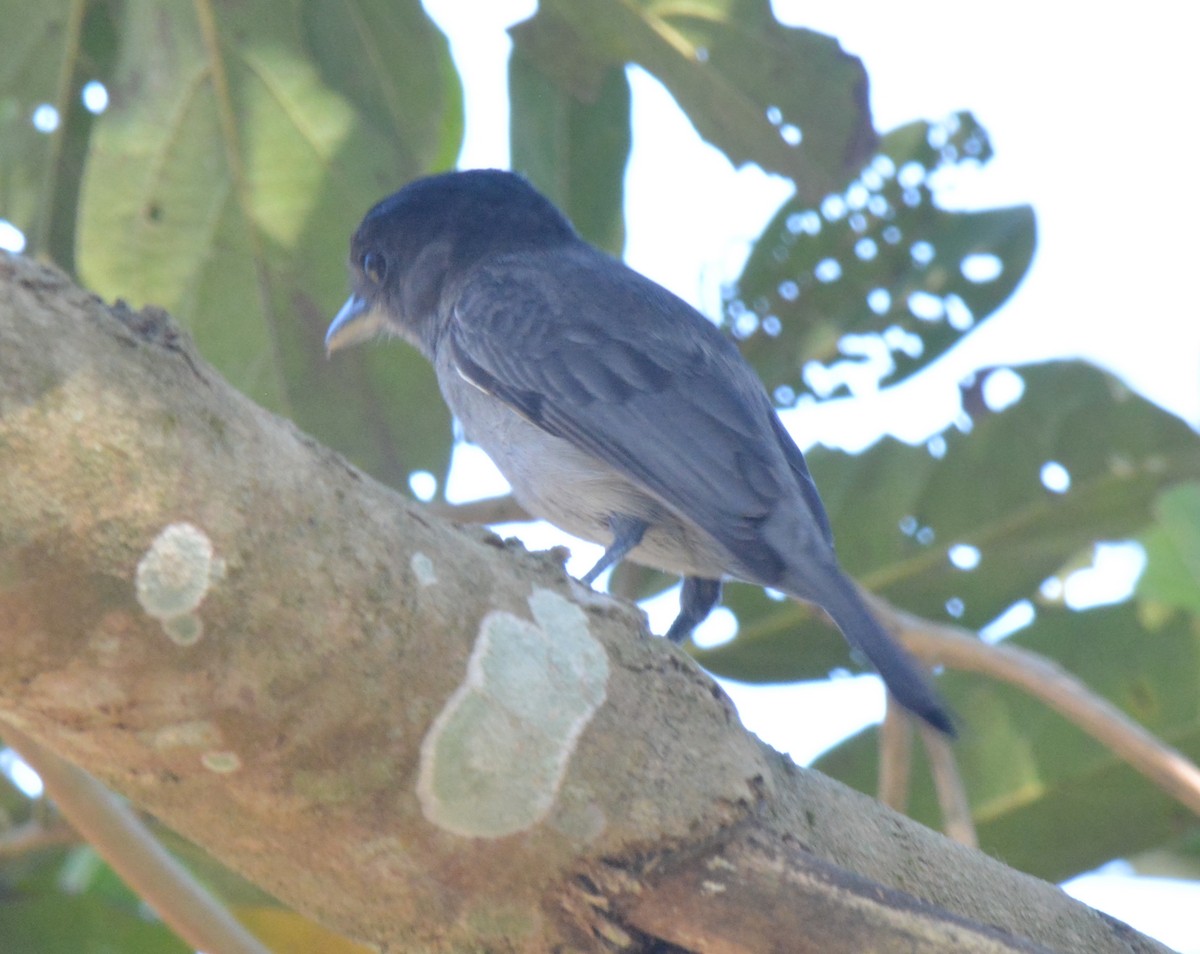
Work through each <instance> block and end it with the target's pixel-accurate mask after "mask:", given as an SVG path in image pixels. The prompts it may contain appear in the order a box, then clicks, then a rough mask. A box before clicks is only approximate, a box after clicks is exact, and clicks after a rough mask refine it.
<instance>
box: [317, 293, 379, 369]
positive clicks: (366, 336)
mask: <svg viewBox="0 0 1200 954" xmlns="http://www.w3.org/2000/svg"><path fill="white" fill-rule="evenodd" d="M383 323H384V317H383V310H382V309H381V308H380V307H379V306H378V305H375V304H372V303H371V302H369V301H367V300H366V299H365V298H363V297H362V296H361V295H351V296H350V297H349V298H347V299H346V304H344V305H342V308H341V311H339V312H338V313H337V316H336V317H335V318H334V319H333V321H332V322H331V323H330V325H329V330H328V331H327V332H325V354H326V355H327V356H328V355H331V354H333V353H334V352H335V351H337V350H338V349H340V348H345V347H346V346H348V345H354V344H359V343H360V342H363V341H368V340H370V339H371V338H374V337H375V336H376V335H377V334H379V332H380V330H381V329H382V328H383Z"/></svg>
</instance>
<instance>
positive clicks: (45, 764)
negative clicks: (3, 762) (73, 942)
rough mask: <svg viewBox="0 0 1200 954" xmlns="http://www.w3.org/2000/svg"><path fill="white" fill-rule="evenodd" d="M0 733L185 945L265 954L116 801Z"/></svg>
mask: <svg viewBox="0 0 1200 954" xmlns="http://www.w3.org/2000/svg"><path fill="white" fill-rule="evenodd" d="M0 731H2V732H3V735H4V741H5V742H6V743H8V744H9V745H10V746H12V747H13V748H14V749H15V750H16V751H17V753H18V754H19V755H20V756H21V758H23V759H24V760H25V761H26V762H27V763H29V766H30V767H31V768H32V769H33V770H34V771H35V772H37V773H38V775H40V776H41V779H42V784H43V785H45V787H46V793H47V794H48V795H49V796H50V797H51V798H52V799H53V800H54V802H55V804H56V805H58V810H59V811H60V812H61V813H62V815H63V817H64V818H66V819H67V820H68V821H69V822H70V823H71V824H72V825H73V826H74V827H75V829H76V830H77V831H78V832H79V834H80V835H82V836H83V837H84V838H86V839H87V841H88V842H89V843H90V844H91V845H92V847H93V848H95V849H96V852H97V853H98V854H99V855H100V857H102V858H103V859H104V860H105V861H107V862H108V863H109V865H111V866H112V869H113V870H114V871H115V872H116V873H117V874H118V875H120V876H121V878H122V879H124V881H125V883H126V884H128V885H129V887H130V888H131V889H133V891H134V892H135V893H136V894H137V895H138V896H139V897H141V898H142V899H143V900H144V901H146V903H147V904H149V905H150V907H152V908H153V909H154V911H155V913H157V914H158V916H159V917H160V918H162V920H163V922H164V923H165V924H167V926H168V927H170V928H171V930H173V931H174V932H175V933H176V934H178V935H179V937H180V938H181V939H183V941H184V942H186V943H187V944H189V945H191V947H192V948H194V949H196V950H202V951H207V952H209V954H270V951H269V950H268V949H267V948H266V947H264V946H263V945H262V944H261V943H259V941H257V940H256V939H255V938H254V937H253V936H252V935H251V934H250V933H249V932H248V931H247V930H246V929H245V928H244V927H243V926H242V925H241V924H239V923H238V921H237V920H236V919H235V918H234V917H233V915H231V914H230V913H229V911H228V910H226V908H225V907H223V906H222V905H221V904H219V903H218V902H217V901H216V900H215V899H214V898H213V897H212V895H210V894H209V893H208V892H207V891H206V890H205V889H204V888H203V887H201V886H200V884H199V883H198V882H197V881H196V879H195V878H193V877H192V875H191V873H190V872H189V871H188V870H187V869H186V868H185V867H184V866H183V865H181V864H180V863H179V862H178V861H176V860H175V858H174V857H172V856H171V855H170V854H168V852H167V850H166V849H165V848H163V846H162V845H160V844H159V843H158V841H156V840H155V838H154V836H153V835H151V834H150V832H148V831H147V830H146V826H145V825H143V824H142V822H141V820H140V819H139V818H138V817H137V815H135V814H134V813H133V811H132V810H131V809H130V808H129V806H128V805H126V804H125V803H124V802H123V801H121V800H120V799H119V798H117V796H116V795H114V794H113V793H112V792H110V791H109V790H108V789H106V788H105V787H104V786H103V785H101V784H100V783H99V782H97V781H96V780H95V779H94V778H92V777H91V776H90V775H88V774H87V773H86V772H84V771H82V770H81V769H78V768H76V767H75V766H74V765H71V764H70V763H69V762H66V761H64V760H63V759H61V758H60V757H59V756H57V755H55V754H54V753H53V752H51V751H50V750H49V749H46V748H45V747H43V746H42V745H41V743H39V742H35V741H34V740H33V739H31V738H30V737H29V736H27V735H26V734H25V733H24V732H23V731H22V730H20V729H18V728H17V727H16V726H15V725H13V724H12V723H11V722H7V721H5V722H4V723H3V724H0Z"/></svg>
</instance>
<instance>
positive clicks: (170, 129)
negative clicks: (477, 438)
mask: <svg viewBox="0 0 1200 954" xmlns="http://www.w3.org/2000/svg"><path fill="white" fill-rule="evenodd" d="M121 11H122V17H121V21H120V24H119V26H120V40H121V52H120V57H119V61H118V64H117V68H116V71H115V75H114V77H113V79H112V82H111V88H110V92H111V98H112V106H111V108H110V109H109V111H108V112H107V113H106V114H105V115H104V116H103V117H102V121H101V122H99V123H98V124H97V128H96V131H95V135H94V136H93V152H92V155H91V158H90V161H89V163H88V168H87V175H86V178H85V181H84V192H83V204H82V209H81V213H80V215H81V224H80V250H79V251H80V256H79V260H80V269H81V272H82V274H83V277H84V280H85V281H86V282H87V283H88V284H90V285H91V286H92V287H93V288H95V289H96V290H98V291H100V292H101V293H102V294H106V295H111V296H120V297H124V298H126V299H130V300H132V301H133V302H134V303H135V304H138V305H141V304H143V303H153V304H157V305H162V306H164V307H166V308H168V309H169V310H170V311H172V312H173V313H174V314H175V315H176V316H178V317H179V318H181V319H182V320H183V322H184V323H185V324H186V325H187V327H188V328H189V329H190V330H191V332H192V334H193V335H194V336H195V338H196V341H197V344H198V345H199V346H200V349H201V351H202V352H203V353H204V354H205V356H206V357H208V358H209V360H211V361H213V363H214V364H216V365H217V366H218V367H219V368H220V370H221V371H222V373H223V374H224V375H225V376H226V377H227V378H229V379H230V380H231V381H232V382H233V383H234V384H236V385H237V386H238V387H240V388H241V389H242V390H244V391H245V392H246V393H247V394H249V395H250V396H251V397H253V398H254V399H255V400H257V401H259V402H260V403H263V404H265V405H267V406H268V407H271V408H273V409H276V410H280V411H283V412H286V413H288V414H289V415H290V416H292V417H293V418H294V419H296V420H297V421H298V422H299V423H300V424H301V425H302V426H303V427H305V428H306V429H307V430H309V431H311V432H312V433H314V434H315V435H317V436H318V437H320V438H322V439H323V440H324V441H326V442H327V443H329V444H331V445H333V446H334V447H337V448H338V449H339V450H342V451H344V452H346V453H348V454H349V455H350V456H351V457H352V458H353V459H355V460H356V461H357V462H358V463H360V464H362V465H363V466H365V467H366V468H367V469H369V470H371V471H372V472H374V473H375V474H376V475H378V476H381V477H383V478H385V479H388V480H391V481H392V482H395V483H402V482H403V481H404V480H405V479H406V478H407V476H408V473H409V472H410V471H411V470H413V469H416V468H425V469H429V470H433V471H435V472H440V471H441V470H442V469H443V468H444V466H445V464H446V461H447V459H448V454H449V446H450V441H449V427H448V415H447V413H446V411H445V409H444V408H443V406H442V404H441V402H440V401H439V400H437V398H436V393H437V391H436V387H435V385H434V383H433V376H432V373H431V371H430V370H429V368H428V367H427V366H426V364H425V362H424V361H423V360H422V359H420V358H419V357H418V356H417V355H415V354H414V353H412V352H411V351H409V350H408V349H401V348H392V349H387V348H377V349H361V350H359V351H358V352H350V353H348V354H346V355H338V357H337V360H336V361H332V362H330V361H326V360H325V358H324V355H323V349H322V333H323V330H324V327H325V325H326V324H327V323H328V320H329V319H330V317H331V313H332V312H333V310H334V309H335V308H336V307H337V305H338V304H339V303H340V301H341V300H342V298H343V297H344V295H345V291H346V276H345V266H344V264H343V263H344V261H345V256H346V250H347V248H348V238H349V234H350V232H351V231H352V229H353V228H354V226H355V225H356V224H357V222H358V219H359V218H360V217H361V215H362V214H363V213H364V212H365V211H366V209H367V208H369V207H370V206H371V205H372V204H373V203H374V202H375V201H377V200H378V199H379V198H381V197H382V196H383V195H385V194H386V193H388V192H391V191H392V190H394V189H395V188H397V187H398V186H399V185H401V184H402V183H403V182H405V181H407V180H408V179H410V178H412V177H414V176H416V175H418V174H420V173H422V172H425V171H427V170H428V169H429V168H430V167H431V166H432V165H433V164H435V163H444V162H446V161H447V157H448V156H450V155H452V154H453V147H454V146H456V144H457V141H458V139H459V136H460V133H461V106H460V92H459V89H458V85H457V79H456V78H455V76H454V74H453V70H452V67H451V65H450V60H449V53H448V50H447V47H446V43H445V41H444V39H443V38H442V36H441V35H440V34H439V33H438V32H437V31H436V29H435V28H434V27H433V25H432V24H431V23H430V21H429V20H428V18H427V17H426V16H425V14H424V12H423V11H422V10H421V8H420V6H419V4H418V3H416V2H415V0H410V2H407V3H402V4H396V3H390V2H386V0H356V2H352V3H343V2H334V0H307V2H303V3H297V2H292V0H264V2H261V3H255V4H252V5H238V4H234V5H228V4H226V5H222V6H220V7H213V6H211V5H209V4H207V3H197V4H194V5H182V4H174V3H167V2H160V0H128V2H126V3H124V4H123V5H122V7H121Z"/></svg>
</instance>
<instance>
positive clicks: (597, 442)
mask: <svg viewBox="0 0 1200 954" xmlns="http://www.w3.org/2000/svg"><path fill="white" fill-rule="evenodd" d="M349 266H350V273H351V294H350V297H349V298H348V299H347V301H346V303H345V304H344V305H343V306H342V308H341V309H340V310H339V311H338V312H337V315H336V317H335V318H334V319H333V321H332V322H331V324H330V325H329V328H328V331H327V333H326V336H325V348H326V352H327V353H328V354H329V355H332V354H333V353H334V352H335V351H337V350H339V349H341V348H344V347H346V346H349V345H352V344H357V343H360V342H363V341H367V340H369V339H373V338H375V337H377V336H380V335H385V336H386V335H391V336H399V337H400V338H402V339H404V340H405V341H407V342H408V343H409V344H411V345H413V346H414V347H416V348H417V350H418V351H420V353H421V354H422V355H424V357H425V358H426V359H428V360H429V362H430V363H431V364H432V365H433V368H434V370H435V372H436V375H437V380H438V385H439V388H440V390H441V392H442V395H443V397H444V399H445V401H446V403H447V405H448V406H449V407H450V410H451V411H452V413H453V414H454V416H455V417H456V418H457V419H458V421H459V422H460V424H461V426H462V428H463V432H464V433H465V435H466V437H467V438H468V439H469V440H470V441H471V442H473V443H475V444H477V445H478V446H480V447H482V448H483V450H484V451H485V452H486V453H487V454H488V455H489V456H490V457H491V458H492V459H493V461H494V462H495V464H496V465H497V467H498V468H499V470H500V472H501V473H502V474H503V475H504V477H505V478H506V479H507V481H508V483H509V484H510V485H511V487H512V492H513V495H514V496H515V497H516V499H517V500H518V502H520V503H521V504H522V506H523V507H524V508H525V509H526V510H527V511H528V512H529V513H530V514H531V515H533V516H535V517H539V518H543V519H545V520H548V521H549V522H550V523H552V524H554V525H556V526H558V527H559V528H561V529H562V530H565V531H567V532H568V533H570V534H573V535H575V536H576V537H579V538H582V539H584V540H589V541H592V542H594V543H598V544H600V545H601V546H603V547H604V552H603V554H602V556H601V557H600V559H599V560H598V562H597V563H596V565H595V566H594V567H592V569H591V570H590V571H589V572H588V573H586V574H585V575H584V576H583V577H582V580H583V582H584V583H587V584H589V585H590V584H592V583H594V582H595V580H596V579H597V578H598V577H599V576H600V574H601V573H602V572H603V571H604V570H605V569H607V568H608V567H610V566H612V565H614V564H616V563H618V562H619V561H622V560H625V559H629V560H631V561H633V562H636V563H639V564H642V565H645V566H649V567H652V568H655V569H659V570H663V571H666V572H668V573H673V574H678V575H679V576H681V577H682V578H683V586H682V590H681V595H680V611H679V615H678V617H677V618H676V619H675V621H674V623H672V625H671V627H670V628H669V630H668V631H667V633H666V636H667V637H668V638H669V639H670V640H671V641H672V642H675V643H680V642H683V641H684V640H686V639H687V638H688V637H689V636H690V634H691V633H692V631H693V630H694V629H695V627H696V626H697V625H698V624H699V623H701V622H702V621H703V620H704V619H705V618H706V617H707V616H708V615H709V613H710V612H711V611H712V609H713V608H714V607H715V606H716V605H717V604H718V602H719V601H720V598H721V588H722V584H723V582H724V581H725V580H727V579H738V580H743V581H746V582H749V583H753V584H757V585H760V586H763V587H769V588H772V589H774V590H777V591H782V592H784V593H786V594H788V595H790V596H792V597H795V598H798V599H801V600H804V601H807V602H809V603H814V604H816V605H817V606H819V607H821V608H822V609H823V610H824V611H825V612H826V613H827V614H828V615H829V617H830V618H831V619H832V620H833V621H834V623H835V624H836V625H837V626H838V628H839V629H840V630H841V632H842V634H843V635H844V636H845V638H846V640H847V641H848V642H849V643H850V645H851V646H852V647H854V648H855V649H857V650H859V651H860V652H861V653H862V654H863V655H865V656H866V658H867V659H868V660H869V661H870V663H871V664H872V665H873V666H874V667H875V669H876V670H877V671H878V673H879V675H880V676H881V677H882V678H883V681H884V683H885V684H886V686H887V688H888V690H889V691H890V692H891V693H892V695H893V696H894V697H895V698H896V699H897V700H898V701H899V702H900V704H901V705H902V706H904V707H905V708H906V709H908V710H909V711H910V712H912V713H914V714H915V715H917V716H918V717H920V718H921V719H923V720H924V721H925V722H927V723H928V724H929V725H931V726H933V727H934V728H936V729H938V730H940V731H941V732H943V733H945V734H946V735H949V736H953V735H954V734H955V726H954V722H953V720H952V718H951V716H950V714H949V712H948V710H947V708H946V707H945V705H944V704H943V703H942V701H941V699H940V697H939V695H938V694H937V692H936V690H935V689H934V688H933V686H932V683H931V681H930V679H929V677H928V674H927V673H926V672H925V671H924V670H923V669H922V667H921V666H920V665H919V664H918V663H917V662H916V660H915V659H914V658H913V657H912V656H911V655H910V654H909V653H908V652H907V651H906V650H905V649H904V648H903V647H902V646H901V645H900V644H899V643H898V642H897V641H896V640H895V639H894V638H893V637H892V636H891V635H890V634H889V633H888V632H887V631H886V630H885V629H884V628H883V627H882V626H881V625H880V623H879V622H878V620H877V619H876V618H875V616H874V615H873V614H872V612H871V610H870V609H869V608H868V606H867V604H866V602H865V601H864V599H863V597H862V595H861V593H860V592H859V590H858V589H857V587H856V585H855V584H854V582H853V581H852V580H851V579H850V578H849V577H848V576H847V575H846V573H845V572H844V571H843V570H842V569H841V567H840V566H839V564H838V561H837V557H836V554H835V551H834V545H833V533H832V531H831V528H830V524H829V518H828V516H827V514H826V512H825V508H824V507H823V505H822V503H821V499H820V497H819V496H818V494H817V488H816V485H815V484H814V482H813V479H812V477H811V475H810V474H809V470H808V466H807V464H806V463H805V460H804V455H803V454H802V453H801V451H800V449H799V448H798V447H797V446H796V443H795V441H794V440H793V439H792V438H791V436H790V435H789V434H788V432H787V430H786V429H785V427H784V425H783V423H782V422H781V421H780V419H779V416H778V414H777V413H776V411H775V407H774V404H773V403H772V401H771V399H770V397H769V396H768V394H767V391H766V388H765V387H764V385H763V384H762V381H761V380H760V379H759V377H758V376H757V374H756V373H755V372H754V370H753V369H752V368H751V367H750V365H749V363H748V362H747V361H746V360H745V359H744V358H743V357H742V355H741V353H740V352H739V351H738V349H737V347H736V346H735V345H734V344H733V342H732V341H731V340H730V339H729V338H728V337H727V336H726V335H725V334H724V333H723V332H722V331H721V330H720V329H719V328H718V327H717V326H716V325H715V324H714V323H713V322H711V321H709V320H708V319H706V318H705V317H704V316H703V315H701V314H700V313H699V312H698V311H697V310H696V309H694V308H693V307H692V306H691V305H689V304H687V303H686V302H684V301H683V300H682V299H681V298H679V297H677V296H676V295H674V294H673V293H671V292H670V291H668V290H667V289H665V288H663V287H662V286H660V285H658V284H657V283H655V282H653V281H652V280H650V279H649V278H646V277H645V276H643V275H641V274H640V273H639V272H636V271H634V270H633V269H631V268H629V267H628V266H626V265H625V264H624V263H622V262H620V261H619V260H617V259H615V258H613V257H611V256H609V255H608V254H606V253H604V252H602V251H600V250H599V249H597V248H595V247H594V246H592V245H590V244H588V243H587V242H586V241H585V240H584V239H583V238H581V237H580V236H579V235H578V234H577V232H576V231H575V229H574V227H573V226H572V225H571V223H570V222H569V221H568V219H567V218H566V216H565V215H563V213H562V212H560V211H559V209H558V208H557V207H556V206H555V205H554V204H553V203H552V202H551V201H550V200H549V199H547V198H546V197H545V196H543V195H542V194H541V193H540V192H538V191H537V190H536V189H535V188H534V187H533V186H532V185H530V183H529V182H528V181H527V180H525V179H524V178H523V177H521V176H519V175H517V174H515V173H512V172H508V171H504V170H498V169H473V170H464V171H455V172H446V173H441V174H436V175H431V176H427V177H424V178H420V179H416V180H414V181H412V182H410V183H408V184H407V185H405V186H403V187H402V188H401V189H400V190H399V191H397V192H395V193H394V194H392V195H390V196H388V197H387V198H385V199H383V200H382V201H380V202H378V203H377V204H376V205H375V206H374V207H373V208H372V209H370V211H368V212H367V214H366V215H365V217H364V218H363V220H362V222H361V224H360V225H359V226H358V228H357V229H356V231H355V232H354V234H353V236H352V237H351V241H350V258H349Z"/></svg>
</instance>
